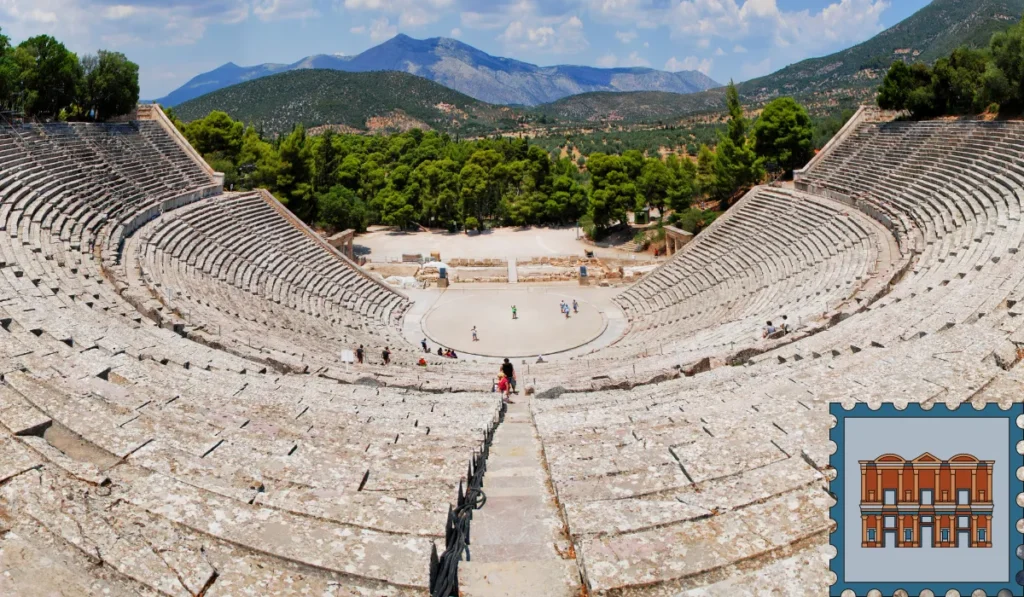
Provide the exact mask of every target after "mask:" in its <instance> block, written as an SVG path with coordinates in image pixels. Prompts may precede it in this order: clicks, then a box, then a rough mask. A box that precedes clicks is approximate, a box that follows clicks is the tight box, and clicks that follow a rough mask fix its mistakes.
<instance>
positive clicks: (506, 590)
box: [459, 395, 580, 597]
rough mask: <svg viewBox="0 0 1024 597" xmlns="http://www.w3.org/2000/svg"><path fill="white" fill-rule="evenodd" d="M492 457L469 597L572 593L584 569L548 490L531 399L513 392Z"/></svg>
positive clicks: (467, 580)
mask: <svg viewBox="0 0 1024 597" xmlns="http://www.w3.org/2000/svg"><path fill="white" fill-rule="evenodd" d="M513 399H514V400H515V403H514V404H511V405H509V409H508V413H507V414H506V415H505V422H504V423H502V424H501V426H500V427H498V431H497V432H496V433H495V435H494V443H493V444H491V452H490V456H489V457H488V459H487V474H486V476H485V477H484V488H483V489H484V493H485V494H486V495H487V503H486V504H484V507H483V508H481V509H480V510H477V511H476V512H474V513H473V523H472V530H471V536H470V538H471V540H472V545H471V546H470V554H471V556H472V560H471V561H469V562H465V561H464V562H462V563H461V564H460V565H459V581H460V585H461V586H460V589H461V595H462V596H463V597H513V596H515V597H522V596H523V595H529V596H530V597H571V596H578V595H579V594H580V580H579V570H578V568H577V566H576V561H575V560H574V559H572V558H571V557H569V556H565V557H563V556H562V555H560V554H569V553H571V551H570V550H569V542H568V539H567V538H566V537H565V536H564V533H563V528H564V527H563V524H562V518H561V515H560V514H559V512H558V509H557V507H556V506H555V499H554V496H553V495H551V492H550V491H549V489H548V487H549V485H548V474H547V471H546V470H545V468H544V464H543V456H542V454H541V443H540V439H539V438H538V437H537V433H536V429H535V427H534V425H533V418H532V417H531V415H530V404H529V402H530V400H531V397H529V396H523V395H519V396H513Z"/></svg>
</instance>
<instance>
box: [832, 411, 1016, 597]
mask: <svg viewBox="0 0 1024 597" xmlns="http://www.w3.org/2000/svg"><path fill="white" fill-rule="evenodd" d="M829 410H830V412H831V414H832V415H833V416H835V418H836V425H835V427H833V428H832V430H831V433H830V438H831V440H832V441H833V442H834V443H835V444H836V452H835V454H833V455H832V458H831V464H832V467H833V468H835V469H836V478H835V480H834V481H832V483H831V491H832V493H833V494H834V496H835V498H836V504H835V505H834V506H833V507H832V508H831V511H830V513H831V517H832V519H833V520H835V522H836V530H835V532H834V533H833V534H832V537H831V543H832V545H833V547H835V548H836V552H837V553H836V557H835V558H833V559H832V561H831V569H832V571H833V572H834V573H835V574H836V577H837V580H836V583H835V584H834V585H832V588H831V590H830V595H834V596H840V595H844V591H852V592H853V594H854V595H858V596H860V595H867V594H868V592H869V591H871V590H873V589H877V590H879V591H881V592H882V594H883V595H892V594H893V593H894V592H895V591H897V590H899V589H902V590H905V591H907V592H908V593H909V594H910V595H918V594H920V593H921V591H923V590H925V589H928V590H931V591H932V592H934V593H935V594H937V595H943V594H945V593H947V592H948V591H950V590H954V589H955V590H957V591H959V592H960V594H961V595H970V594H972V593H973V592H975V591H977V590H979V589H980V590H983V591H985V593H986V594H987V595H990V596H995V595H1000V596H1011V595H1012V596H1021V595H1024V586H1022V584H1021V583H1022V581H1024V561H1022V560H1021V559H1020V558H1019V557H1018V556H1017V555H1016V552H1017V549H1018V547H1019V546H1021V545H1022V544H1024V534H1022V533H1021V530H1022V525H1024V522H1021V519H1022V518H1024V508H1022V507H1021V505H1020V502H1018V495H1019V494H1021V493H1022V491H1024V483H1022V481H1021V480H1020V479H1019V477H1018V469H1020V468H1021V467H1022V466H1024V456H1021V454H1019V453H1018V443H1019V442H1024V429H1021V427H1020V421H1024V404H1014V405H1013V406H1012V408H1010V409H1009V410H1002V409H1000V408H999V407H998V405H995V404H990V405H987V406H986V407H985V408H982V409H975V408H972V407H971V406H970V405H964V406H961V407H960V408H958V409H949V408H947V407H946V406H945V405H936V406H934V407H932V408H931V409H929V410H925V409H922V408H921V407H920V405H918V404H910V405H908V406H907V408H906V409H904V410H899V409H897V408H895V406H893V405H892V404H883V405H882V406H881V408H879V409H878V410H871V409H870V408H869V407H868V405H866V404H858V405H856V406H855V407H854V408H853V409H851V410H845V409H843V408H842V406H840V405H839V404H832V405H830V409H829ZM1022 499H1024V498H1022ZM845 595H850V593H849V592H847V593H845Z"/></svg>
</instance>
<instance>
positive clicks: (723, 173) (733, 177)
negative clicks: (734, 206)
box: [705, 81, 764, 208]
mask: <svg viewBox="0 0 1024 597" xmlns="http://www.w3.org/2000/svg"><path fill="white" fill-rule="evenodd" d="M725 97H726V104H727V106H728V109H729V122H728V123H727V132H726V134H720V135H719V139H718V146H717V147H715V160H714V167H713V170H714V178H713V180H708V181H707V182H708V183H709V184H708V186H707V187H705V191H707V192H708V194H709V195H710V196H711V197H712V198H713V199H718V200H719V201H721V202H722V206H723V208H725V207H728V201H729V199H730V198H731V197H732V196H733V195H734V194H735V193H736V192H737V191H739V190H741V189H745V188H749V187H751V186H753V185H755V184H757V183H758V182H760V180H761V178H762V177H763V176H764V168H763V161H762V160H761V159H759V158H758V157H757V152H755V151H754V143H753V141H752V140H751V139H749V138H748V137H747V130H748V128H749V123H748V122H747V119H746V117H745V116H744V115H743V105H742V104H741V103H740V96H739V92H738V91H737V90H736V85H734V84H733V83H732V82H731V81H730V82H729V86H728V88H727V89H726V94H725Z"/></svg>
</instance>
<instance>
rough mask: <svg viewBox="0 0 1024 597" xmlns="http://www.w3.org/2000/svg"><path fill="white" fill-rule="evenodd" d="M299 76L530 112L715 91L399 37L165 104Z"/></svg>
mask: <svg viewBox="0 0 1024 597" xmlns="http://www.w3.org/2000/svg"><path fill="white" fill-rule="evenodd" d="M301 68H325V69H332V70H342V71H349V72H366V71H381V70H392V71H403V72H407V73H412V74H414V75H419V76H421V77H424V78H427V79H430V80H432V81H435V82H437V83H440V84H442V85H444V86H446V87H449V88H451V89H454V90H456V91H460V92H462V93H465V94H466V95H468V96H470V97H474V98H476V99H478V100H482V101H485V102H489V103H492V104H523V105H528V106H534V105H537V104H544V103H548V102H553V101H555V100H558V99H561V98H563V97H567V96H570V95H576V94H579V93H586V92H590V91H670V92H673V93H695V92H697V91H704V90H706V89H710V88H713V87H719V86H720V85H719V84H718V83H716V82H715V81H713V80H712V79H710V78H709V77H708V76H707V75H704V74H703V73H700V72H697V71H682V72H677V73H670V72H665V71H659V70H654V69H651V68H593V67H589V66H536V65H533V64H529V63H526V62H520V61H518V60H512V59H510V58H501V57H498V56H491V55H490V54H487V53H485V52H481V51H480V50H478V49H476V48H474V47H472V46H469V45H466V44H464V43H462V42H460V41H457V40H454V39H448V38H444V37H435V38H432V39H423V40H420V39H413V38H411V37H409V36H407V35H398V36H396V37H394V38H392V39H390V40H388V41H386V42H384V43H382V44H380V45H379V46H376V47H373V48H370V49H369V50H366V51H365V52H363V53H362V54H359V55H358V56H330V55H324V54H320V55H316V56H309V57H307V58H303V59H302V60H299V61H298V62H295V63H294V64H260V65H257V66H248V67H244V66H238V65H236V64H233V63H230V62H229V63H228V64H225V65H224V66H221V67H219V68H217V69H214V70H212V71H210V72H208V73H203V74H201V75H197V76H196V77H194V78H193V79H192V80H190V81H189V82H188V83H185V84H184V85H182V86H181V87H180V88H178V89H176V90H174V91H172V92H171V93H170V94H168V95H167V96H166V97H162V98H160V99H158V100H155V101H156V102H157V103H159V104H161V105H164V106H174V105H176V104H180V103H182V102H185V101H188V100H190V99H193V98H196V97H199V96H201V95H204V94H207V93H210V92H211V91H216V90H218V89H221V88H224V87H228V86H231V85H235V84H237V83H243V82H245V81H249V80H252V79H258V78H260V77H265V76H267V75H273V74H275V73H280V72H284V71H290V70H297V69H301Z"/></svg>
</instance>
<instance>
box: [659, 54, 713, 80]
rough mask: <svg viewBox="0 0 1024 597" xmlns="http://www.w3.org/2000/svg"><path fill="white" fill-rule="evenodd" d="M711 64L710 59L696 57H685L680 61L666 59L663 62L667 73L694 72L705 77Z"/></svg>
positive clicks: (673, 58)
mask: <svg viewBox="0 0 1024 597" xmlns="http://www.w3.org/2000/svg"><path fill="white" fill-rule="evenodd" d="M712 64H713V62H712V60H711V59H710V58H698V57H696V56H687V57H686V58H683V59H682V60H678V59H676V57H675V56H673V57H671V58H669V59H668V61H667V62H665V70H667V71H669V72H673V73H675V72H679V71H681V70H695V71H700V72H702V73H704V74H705V75H706V74H708V72H709V71H710V70H711V65H712Z"/></svg>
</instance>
